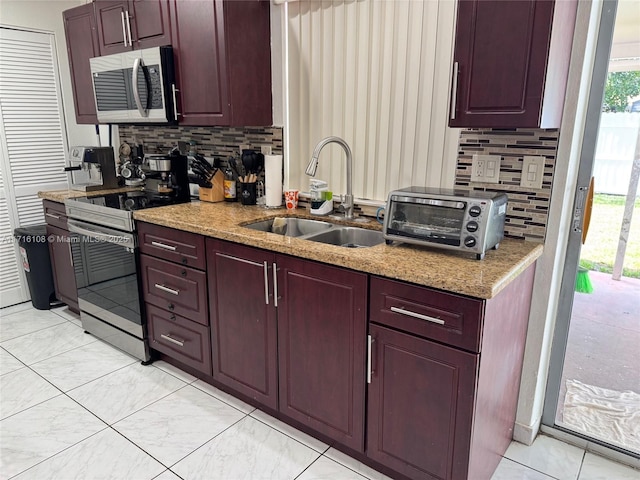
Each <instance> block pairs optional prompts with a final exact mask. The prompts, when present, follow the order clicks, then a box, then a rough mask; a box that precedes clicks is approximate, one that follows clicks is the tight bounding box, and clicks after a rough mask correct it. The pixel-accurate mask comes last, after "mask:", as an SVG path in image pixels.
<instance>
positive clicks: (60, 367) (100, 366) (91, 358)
mask: <svg viewBox="0 0 640 480" xmlns="http://www.w3.org/2000/svg"><path fill="white" fill-rule="evenodd" d="M137 361H138V360H137V359H135V358H133V357H131V356H129V355H127V354H126V353H124V352H122V351H121V350H118V349H117V348H114V347H112V346H110V345H107V344H106V343H103V342H92V343H89V344H88V345H84V346H82V347H79V348H74V349H73V350H69V351H68V352H65V353H61V354H60V355H56V356H55V357H51V358H47V359H46V360H43V361H41V362H38V363H34V364H33V365H31V368H33V369H34V370H35V371H36V372H38V373H39V374H40V375H42V376H43V377H44V378H46V379H47V380H49V381H50V382H51V383H53V384H54V385H55V386H56V387H58V388H59V389H60V390H62V391H64V392H67V391H69V390H71V389H73V388H76V387H79V386H80V385H84V384H85V383H88V382H91V381H92V380H95V379H97V378H100V377H102V376H104V375H107V374H108V373H111V372H114V371H116V370H118V369H120V368H122V367H125V366H127V365H131V364H133V363H135V362H137Z"/></svg>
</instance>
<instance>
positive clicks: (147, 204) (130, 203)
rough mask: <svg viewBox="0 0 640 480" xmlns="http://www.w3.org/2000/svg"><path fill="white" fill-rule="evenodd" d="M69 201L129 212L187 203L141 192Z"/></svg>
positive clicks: (109, 194) (173, 198)
mask: <svg viewBox="0 0 640 480" xmlns="http://www.w3.org/2000/svg"><path fill="white" fill-rule="evenodd" d="M69 200H72V201H74V202H80V203H83V204H93V205H99V206H101V207H107V208H114V209H117V210H124V211H130V212H132V211H135V210H142V209H144V208H152V207H164V206H167V205H176V204H178V203H185V202H188V201H189V200H188V199H187V200H180V199H177V198H176V197H174V196H171V195H161V194H158V193H150V192H143V191H132V192H121V193H108V194H104V195H92V196H89V197H77V198H73V199H69Z"/></svg>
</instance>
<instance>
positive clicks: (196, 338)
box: [146, 304, 211, 375]
mask: <svg viewBox="0 0 640 480" xmlns="http://www.w3.org/2000/svg"><path fill="white" fill-rule="evenodd" d="M146 307H147V321H148V329H149V343H150V346H151V348H153V349H155V350H158V351H159V352H162V353H164V354H166V355H169V356H170V357H171V358H175V359H176V360H178V361H180V362H182V363H184V364H185V365H189V366H190V367H193V368H195V369H197V370H199V371H201V372H204V373H206V374H207V375H211V341H210V340H209V338H210V335H209V328H207V327H205V326H203V325H200V324H199V323H194V322H191V321H189V320H187V319H186V318H182V317H180V316H178V315H176V314H175V313H171V312H167V311H166V310H161V309H159V308H157V307H154V306H153V305H149V304H147V306H146Z"/></svg>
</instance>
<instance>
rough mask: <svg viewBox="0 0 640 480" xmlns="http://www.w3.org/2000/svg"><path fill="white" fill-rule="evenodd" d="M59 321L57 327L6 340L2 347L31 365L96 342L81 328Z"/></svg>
mask: <svg viewBox="0 0 640 480" xmlns="http://www.w3.org/2000/svg"><path fill="white" fill-rule="evenodd" d="M51 315H53V314H51ZM56 317H58V316H57V315H56ZM58 318H60V317H58ZM61 321H62V323H61V324H59V325H55V326H53V327H49V328H45V329H42V330H38V331H37V332H34V333H30V334H28V335H23V336H21V337H18V338H14V339H12V340H7V341H6V342H3V343H2V346H3V348H4V349H6V350H7V351H8V352H9V353H10V354H11V355H13V356H14V357H16V358H17V359H18V360H20V361H22V362H24V363H26V364H27V365H32V364H34V363H37V362H40V361H42V360H45V359H47V358H50V357H53V356H54V355H59V354H61V353H64V352H68V351H69V350H73V349H74V348H78V347H81V346H83V345H87V344H89V343H92V342H95V341H97V340H96V337H94V336H93V335H87V334H86V333H84V331H83V330H82V329H81V328H78V327H76V326H75V325H73V324H71V323H69V322H66V321H65V320H62V319H61Z"/></svg>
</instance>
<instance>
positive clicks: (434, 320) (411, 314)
mask: <svg viewBox="0 0 640 480" xmlns="http://www.w3.org/2000/svg"><path fill="white" fill-rule="evenodd" d="M391 311H392V312H395V313H399V314H401V315H406V316H407V317H413V318H419V319H420V320H426V321H427V322H432V323H437V324H438V325H444V320H440V319H439V318H435V317H429V316H428V315H422V314H421V313H416V312H412V311H411V310H405V309H404V308H398V307H391Z"/></svg>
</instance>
